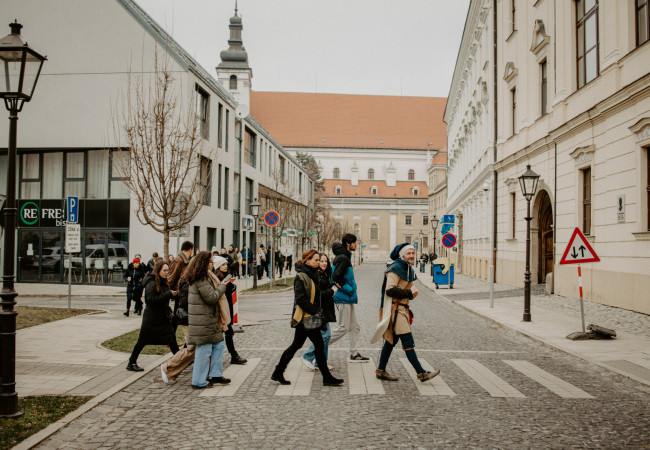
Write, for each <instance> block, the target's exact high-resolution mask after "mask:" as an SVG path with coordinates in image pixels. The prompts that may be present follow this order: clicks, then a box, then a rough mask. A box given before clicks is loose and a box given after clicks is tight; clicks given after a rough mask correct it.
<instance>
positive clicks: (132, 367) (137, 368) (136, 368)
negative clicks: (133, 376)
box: [126, 363, 144, 372]
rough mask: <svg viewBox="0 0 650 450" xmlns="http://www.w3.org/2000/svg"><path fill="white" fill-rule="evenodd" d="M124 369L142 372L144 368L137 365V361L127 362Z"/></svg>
mask: <svg viewBox="0 0 650 450" xmlns="http://www.w3.org/2000/svg"><path fill="white" fill-rule="evenodd" d="M126 370H130V371H131V372H144V369H143V368H142V367H140V366H138V364H137V363H128V364H127V365H126Z"/></svg>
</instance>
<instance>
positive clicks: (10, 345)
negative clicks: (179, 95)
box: [0, 22, 47, 417]
mask: <svg viewBox="0 0 650 450" xmlns="http://www.w3.org/2000/svg"><path fill="white" fill-rule="evenodd" d="M9 27H10V28H11V33H10V34H8V35H7V36H5V37H3V38H2V39H0V98H2V99H3V100H4V102H5V107H6V108H7V110H8V111H9V148H8V157H7V199H6V201H5V208H4V211H5V213H4V219H5V224H4V226H5V242H4V272H3V277H2V292H1V293H0V297H2V302H1V304H2V313H0V330H2V331H1V334H0V337H1V341H2V392H1V393H0V417H19V416H21V415H22V414H23V412H22V411H21V410H19V409H18V394H17V393H16V361H15V360H16V315H17V313H16V312H15V311H14V305H15V304H16V300H15V299H16V297H17V296H18V293H17V292H16V289H15V288H14V262H15V261H14V260H15V254H14V245H15V242H16V154H17V149H16V135H17V130H18V128H17V125H18V113H19V112H20V111H21V110H22V109H23V105H24V103H25V102H28V101H30V100H31V99H32V95H33V94H34V88H36V82H37V81H38V77H39V75H40V74H41V68H42V67H43V62H44V61H45V60H46V59H47V58H46V57H45V56H41V55H40V54H38V53H36V52H35V51H34V50H32V49H31V48H29V46H28V45H27V43H26V42H24V41H23V40H22V38H21V36H20V29H21V28H22V27H23V26H22V25H21V24H19V23H18V22H14V23H12V24H9Z"/></svg>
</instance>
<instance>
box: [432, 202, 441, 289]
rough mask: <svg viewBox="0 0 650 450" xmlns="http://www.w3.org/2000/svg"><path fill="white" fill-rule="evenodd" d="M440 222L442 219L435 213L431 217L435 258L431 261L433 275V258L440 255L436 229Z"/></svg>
mask: <svg viewBox="0 0 650 450" xmlns="http://www.w3.org/2000/svg"><path fill="white" fill-rule="evenodd" d="M438 224H440V219H438V218H437V217H436V215H435V214H434V215H433V219H431V228H433V258H432V260H431V261H430V263H431V276H433V260H434V259H437V257H438V255H437V254H436V231H438Z"/></svg>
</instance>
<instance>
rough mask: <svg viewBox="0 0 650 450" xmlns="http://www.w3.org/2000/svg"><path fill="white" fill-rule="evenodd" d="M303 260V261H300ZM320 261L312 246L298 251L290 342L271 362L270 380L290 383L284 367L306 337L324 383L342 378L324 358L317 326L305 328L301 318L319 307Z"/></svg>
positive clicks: (335, 384) (315, 311)
mask: <svg viewBox="0 0 650 450" xmlns="http://www.w3.org/2000/svg"><path fill="white" fill-rule="evenodd" d="M303 262H304V263H303ZM319 264H320V255H319V253H318V252H317V251H316V250H314V249H311V250H307V251H306V252H305V253H303V254H302V260H301V261H297V262H296V272H297V275H296V279H295V280H294V283H293V292H294V296H295V300H294V313H293V315H292V317H293V319H292V321H291V326H292V327H294V328H295V329H296V334H295V335H294V338H293V342H292V343H291V345H290V346H289V348H287V349H286V350H285V351H284V353H282V356H281V357H280V362H279V363H278V365H277V366H275V370H274V371H273V374H272V375H271V379H272V380H273V381H277V382H279V383H280V384H291V382H290V381H287V380H286V379H285V378H284V371H285V370H286V368H287V366H288V365H289V362H290V361H291V359H292V358H293V355H295V354H296V352H297V351H298V350H300V348H301V347H302V345H303V344H304V343H305V341H306V340H307V338H309V340H310V341H311V342H312V344H313V345H314V349H315V350H314V354H315V356H316V361H318V369H319V370H320V372H321V374H322V375H323V385H324V386H340V385H341V384H342V383H343V380H342V379H340V378H335V377H334V376H333V375H332V374H331V373H330V370H329V368H328V366H327V358H325V352H324V348H323V337H322V336H321V330H320V329H319V328H315V329H312V330H308V329H306V328H305V326H304V322H305V318H308V317H309V315H313V314H316V313H317V312H319V309H320V307H321V306H322V305H321V304H320V303H321V301H320V283H321V281H320V275H319V274H318V265H319Z"/></svg>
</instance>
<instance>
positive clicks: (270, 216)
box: [264, 211, 280, 227]
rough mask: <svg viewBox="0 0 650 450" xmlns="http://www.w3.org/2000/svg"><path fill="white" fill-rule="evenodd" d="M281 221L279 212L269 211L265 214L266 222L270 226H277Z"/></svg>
mask: <svg viewBox="0 0 650 450" xmlns="http://www.w3.org/2000/svg"><path fill="white" fill-rule="evenodd" d="M279 221H280V214H278V213H277V212H276V211H268V212H267V213H266V214H264V223H265V224H267V225H268V226H270V227H274V226H276V225H277V224H278V222H279Z"/></svg>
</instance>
